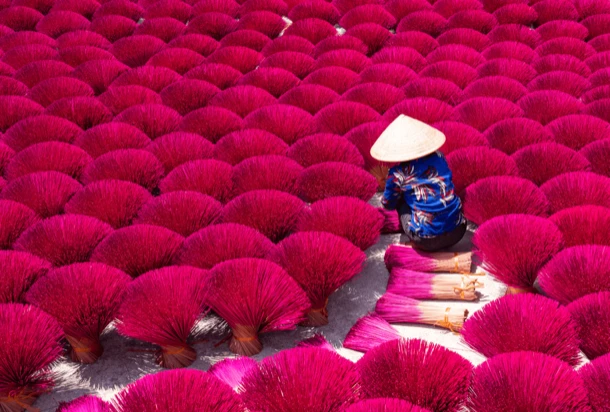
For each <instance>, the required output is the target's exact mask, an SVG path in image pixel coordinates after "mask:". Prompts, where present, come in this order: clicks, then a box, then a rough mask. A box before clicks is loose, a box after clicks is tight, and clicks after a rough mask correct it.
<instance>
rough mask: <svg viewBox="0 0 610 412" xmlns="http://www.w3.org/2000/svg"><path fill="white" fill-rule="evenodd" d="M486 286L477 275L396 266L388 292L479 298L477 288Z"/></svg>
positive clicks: (415, 297)
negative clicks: (447, 273)
mask: <svg viewBox="0 0 610 412" xmlns="http://www.w3.org/2000/svg"><path fill="white" fill-rule="evenodd" d="M483 286H484V284H483V282H481V281H480V280H479V279H477V277H476V276H475V277H470V276H466V275H453V274H452V275H438V274H432V273H424V272H416V271H412V270H408V269H402V268H396V269H393V270H392V271H391V273H390V278H389V280H388V288H387V292H388V293H393V294H396V295H401V296H404V297H408V298H413V299H424V300H425V299H433V300H477V299H479V294H480V293H479V294H477V288H482V287H483Z"/></svg>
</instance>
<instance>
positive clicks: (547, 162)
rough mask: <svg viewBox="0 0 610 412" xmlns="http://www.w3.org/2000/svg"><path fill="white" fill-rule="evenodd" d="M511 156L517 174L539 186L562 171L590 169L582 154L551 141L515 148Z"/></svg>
mask: <svg viewBox="0 0 610 412" xmlns="http://www.w3.org/2000/svg"><path fill="white" fill-rule="evenodd" d="M511 157H512V159H513V160H514V161H515V163H516V165H517V167H518V169H519V175H520V176H521V177H523V178H525V179H528V180H531V181H532V182H534V183H535V184H537V185H539V186H540V185H542V184H544V183H545V182H547V181H548V180H550V179H552V178H554V177H555V176H559V175H560V174H563V173H570V172H581V171H589V170H591V164H590V163H589V161H588V160H587V158H586V157H584V156H583V155H582V154H580V153H579V152H577V151H575V150H572V149H570V148H569V147H567V146H564V145H562V144H558V143H553V142H544V143H537V144H531V145H529V146H526V147H524V148H522V149H519V150H517V151H516V152H515V153H513V155H512V156H511ZM559 159H561V162H558V160H559Z"/></svg>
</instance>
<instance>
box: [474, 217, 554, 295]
mask: <svg viewBox="0 0 610 412" xmlns="http://www.w3.org/2000/svg"><path fill="white" fill-rule="evenodd" d="M472 242H473V244H474V245H475V247H476V248H477V251H476V255H477V256H478V257H479V258H480V260H481V261H482V267H483V269H484V270H486V271H487V272H489V273H490V274H491V275H492V276H493V277H495V278H496V279H498V280H499V281H501V282H503V283H505V284H506V285H507V286H508V287H509V288H508V291H507V293H523V292H533V291H534V282H535V281H536V277H537V276H538V271H539V270H540V268H542V266H544V264H545V263H546V262H547V261H548V260H549V259H550V258H551V257H552V256H554V255H555V254H556V253H557V252H559V251H560V250H561V248H562V247H563V236H562V234H561V232H560V231H559V229H558V228H557V226H555V225H554V224H553V223H552V222H551V221H549V220H548V219H543V218H540V217H536V216H529V215H505V216H499V217H496V218H494V219H491V220H489V221H487V222H486V223H484V224H483V225H481V226H480V227H479V228H478V230H477V231H476V232H475V235H474V238H473V239H472ZM506 245H510V247H509V248H507V247H506Z"/></svg>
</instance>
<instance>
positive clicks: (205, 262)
mask: <svg viewBox="0 0 610 412" xmlns="http://www.w3.org/2000/svg"><path fill="white" fill-rule="evenodd" d="M273 247H274V244H273V243H272V242H271V241H270V240H269V239H267V238H266V237H265V235H263V234H262V233H260V232H258V231H256V230H255V229H252V228H251V227H248V226H244V225H238V224H236V223H221V224H218V225H212V226H208V227H206V228H205V229H201V230H200V231H198V232H195V233H193V234H192V235H191V236H189V237H188V238H187V239H186V240H185V241H184V245H183V246H182V249H181V250H180V251H179V252H178V256H177V257H176V259H175V262H176V263H177V264H180V265H188V266H195V267H198V268H202V269H211V268H212V267H213V266H215V265H217V264H218V263H221V262H224V261H225V260H231V259H238V258H246V257H250V258H261V259H262V258H264V257H265V256H267V253H269V251H270V250H271V249H272V248H273Z"/></svg>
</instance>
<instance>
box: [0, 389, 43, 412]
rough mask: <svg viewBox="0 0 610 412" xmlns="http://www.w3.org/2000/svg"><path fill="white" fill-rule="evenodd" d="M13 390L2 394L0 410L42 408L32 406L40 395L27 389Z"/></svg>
mask: <svg viewBox="0 0 610 412" xmlns="http://www.w3.org/2000/svg"><path fill="white" fill-rule="evenodd" d="M15 392H17V391H12V392H10V393H8V394H0V412H23V411H24V410H25V411H27V412H40V409H38V408H34V407H32V404H33V403H34V402H36V399H38V395H40V394H36V393H33V392H29V391H27V390H26V389H23V390H21V391H20V392H18V393H15Z"/></svg>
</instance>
